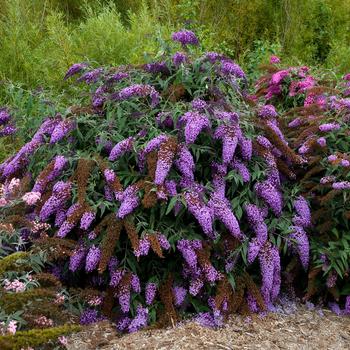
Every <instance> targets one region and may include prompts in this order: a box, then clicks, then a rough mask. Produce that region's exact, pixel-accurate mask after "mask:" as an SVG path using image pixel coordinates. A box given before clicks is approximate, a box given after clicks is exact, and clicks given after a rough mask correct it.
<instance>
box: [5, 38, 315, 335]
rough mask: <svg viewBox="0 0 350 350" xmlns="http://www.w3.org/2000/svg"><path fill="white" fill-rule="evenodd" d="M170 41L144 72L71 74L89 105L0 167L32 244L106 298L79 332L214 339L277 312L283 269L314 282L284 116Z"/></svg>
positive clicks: (65, 278) (186, 42) (214, 60)
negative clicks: (185, 324)
mask: <svg viewBox="0 0 350 350" xmlns="http://www.w3.org/2000/svg"><path fill="white" fill-rule="evenodd" d="M172 39H173V42H169V43H166V45H167V46H166V47H165V49H164V54H163V55H162V56H161V57H159V59H158V60H157V61H156V62H150V63H147V64H145V65H142V66H132V65H128V66H120V67H100V68H95V69H92V68H91V67H89V66H87V65H86V64H77V65H74V66H73V67H71V68H70V69H69V71H68V72H67V74H66V76H65V79H70V81H71V82H72V84H83V87H82V89H83V92H82V94H81V97H80V105H78V106H74V108H72V107H70V108H67V110H66V112H65V113H61V114H55V115H52V116H49V117H47V118H46V119H45V120H44V122H43V123H42V125H41V126H40V127H39V129H38V130H37V131H36V133H35V134H34V136H33V138H32V140H30V141H29V142H28V143H27V144H25V145H24V146H23V147H22V148H21V149H20V150H19V151H18V152H17V153H16V154H15V155H14V156H13V157H11V158H9V159H7V160H6V161H5V162H4V163H3V164H2V165H1V167H0V174H1V180H2V183H3V188H4V196H3V199H2V201H3V206H4V208H6V206H7V202H8V196H9V195H11V194H8V193H11V191H10V192H9V187H11V186H13V184H12V183H13V182H15V181H17V179H23V178H28V179H29V182H30V184H31V190H30V191H29V192H28V193H26V194H23V197H22V202H21V203H19V204H22V205H23V206H24V207H25V216H26V217H30V218H31V220H35V221H36V222H38V225H50V228H49V229H48V230H47V236H45V237H41V236H40V235H38V233H36V232H34V231H33V230H31V229H30V228H29V230H28V231H29V233H28V235H29V237H30V239H31V240H32V241H34V242H35V241H38V240H40V244H41V245H42V246H46V247H50V246H51V247H52V248H53V247H55V246H58V247H61V248H60V249H61V250H60V251H64V252H65V253H64V254H62V255H59V254H52V255H53V256H52V257H51V262H52V266H51V267H50V269H51V271H53V272H54V273H55V275H57V276H59V278H60V280H61V282H62V283H64V284H65V285H66V286H67V287H68V288H71V289H75V290H77V289H79V290H82V291H83V292H82V293H84V291H91V290H94V291H98V292H99V293H97V294H96V295H95V297H96V300H95V299H94V300H95V301H91V303H90V304H89V305H88V307H85V309H84V311H83V312H82V314H81V318H80V322H81V323H82V324H89V323H92V322H96V321H99V320H101V319H103V318H106V317H107V318H110V319H112V320H113V321H115V322H116V324H117V329H118V330H120V331H127V332H134V331H136V330H138V329H140V328H142V327H144V326H146V325H149V324H150V323H152V322H157V323H158V324H162V325H164V324H167V323H169V322H175V321H177V320H179V319H180V318H181V317H183V316H184V315H186V314H188V313H195V314H196V316H195V319H196V320H197V321H198V322H201V323H202V324H206V325H210V326H213V327H215V326H219V325H221V324H222V321H223V319H224V318H225V317H226V316H227V315H228V314H229V313H230V312H233V311H240V312H249V311H251V312H256V311H264V310H267V309H269V308H271V307H272V304H273V302H274V301H275V300H276V298H277V297H278V295H279V294H280V288H281V278H282V269H283V265H282V261H289V260H291V259H294V260H293V261H295V262H296V265H298V266H299V267H300V270H301V271H305V270H307V268H308V263H309V241H308V230H309V227H310V225H311V214H310V209H309V207H308V203H307V201H306V200H305V199H304V198H303V197H302V196H300V194H299V193H298V189H297V188H296V187H295V186H294V185H293V181H294V179H295V177H296V174H295V173H294V171H293V168H294V167H296V166H299V164H302V163H303V162H304V157H303V156H301V155H299V154H298V153H296V152H294V151H293V150H292V149H291V148H290V147H289V145H288V142H287V141H286V138H285V136H284V135H283V133H282V131H281V129H280V123H279V115H278V113H277V111H276V109H275V108H274V107H273V106H272V105H268V106H264V105H261V106H259V105H254V106H252V99H251V96H250V95H249V94H248V82H247V79H246V76H245V73H244V72H243V70H242V69H241V68H240V67H239V66H238V65H237V64H236V63H235V62H233V61H231V60H230V59H228V58H227V57H225V56H223V55H221V54H218V53H215V52H208V53H206V54H205V55H203V56H201V57H196V47H197V46H198V45H199V43H198V40H197V38H196V36H195V34H194V33H192V32H190V31H182V32H177V33H174V34H173V35H172ZM266 135H269V137H270V138H267V137H266ZM11 184H12V185H11ZM72 244H73V245H74V248H73V249H71V247H72V246H71V245H72ZM62 247H67V249H66V250H64V249H62ZM68 248H69V249H70V250H69V249H68ZM282 257H283V259H282ZM304 273H305V272H304Z"/></svg>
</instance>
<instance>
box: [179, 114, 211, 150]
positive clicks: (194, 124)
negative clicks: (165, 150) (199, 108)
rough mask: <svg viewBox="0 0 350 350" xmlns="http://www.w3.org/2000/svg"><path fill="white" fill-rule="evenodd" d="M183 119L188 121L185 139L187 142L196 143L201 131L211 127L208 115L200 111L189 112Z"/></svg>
mask: <svg viewBox="0 0 350 350" xmlns="http://www.w3.org/2000/svg"><path fill="white" fill-rule="evenodd" d="M181 121H184V122H185V123H186V126H185V140H186V144H190V143H194V142H195V141H196V138H197V137H198V135H199V134H200V132H201V131H202V130H204V129H209V128H210V127H211V124H210V121H209V119H208V117H207V116H205V115H203V114H200V113H198V112H187V113H185V114H184V115H183V116H182V117H181Z"/></svg>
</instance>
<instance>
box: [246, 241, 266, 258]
mask: <svg viewBox="0 0 350 350" xmlns="http://www.w3.org/2000/svg"><path fill="white" fill-rule="evenodd" d="M262 246H263V243H262V242H261V241H260V240H259V239H258V238H253V239H252V240H251V241H250V242H249V245H248V256H247V260H248V264H251V263H253V261H254V260H255V259H256V257H257V256H258V254H259V252H260V249H261V247H262Z"/></svg>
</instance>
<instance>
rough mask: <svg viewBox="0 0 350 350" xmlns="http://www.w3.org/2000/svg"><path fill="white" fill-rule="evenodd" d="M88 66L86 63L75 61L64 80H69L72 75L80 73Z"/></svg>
mask: <svg viewBox="0 0 350 350" xmlns="http://www.w3.org/2000/svg"><path fill="white" fill-rule="evenodd" d="M86 67H87V64H86V63H75V64H73V65H72V66H71V67H70V68H69V69H68V71H67V73H66V75H65V76H64V78H63V80H67V79H68V78H70V77H71V76H73V75H75V74H77V73H80V72H81V71H82V70H83V69H84V68H86Z"/></svg>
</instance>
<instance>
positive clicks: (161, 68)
mask: <svg viewBox="0 0 350 350" xmlns="http://www.w3.org/2000/svg"><path fill="white" fill-rule="evenodd" d="M144 69H145V71H146V72H148V73H152V74H157V73H163V74H169V73H170V71H169V68H168V66H167V64H166V62H155V63H148V64H145V65H144Z"/></svg>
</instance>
